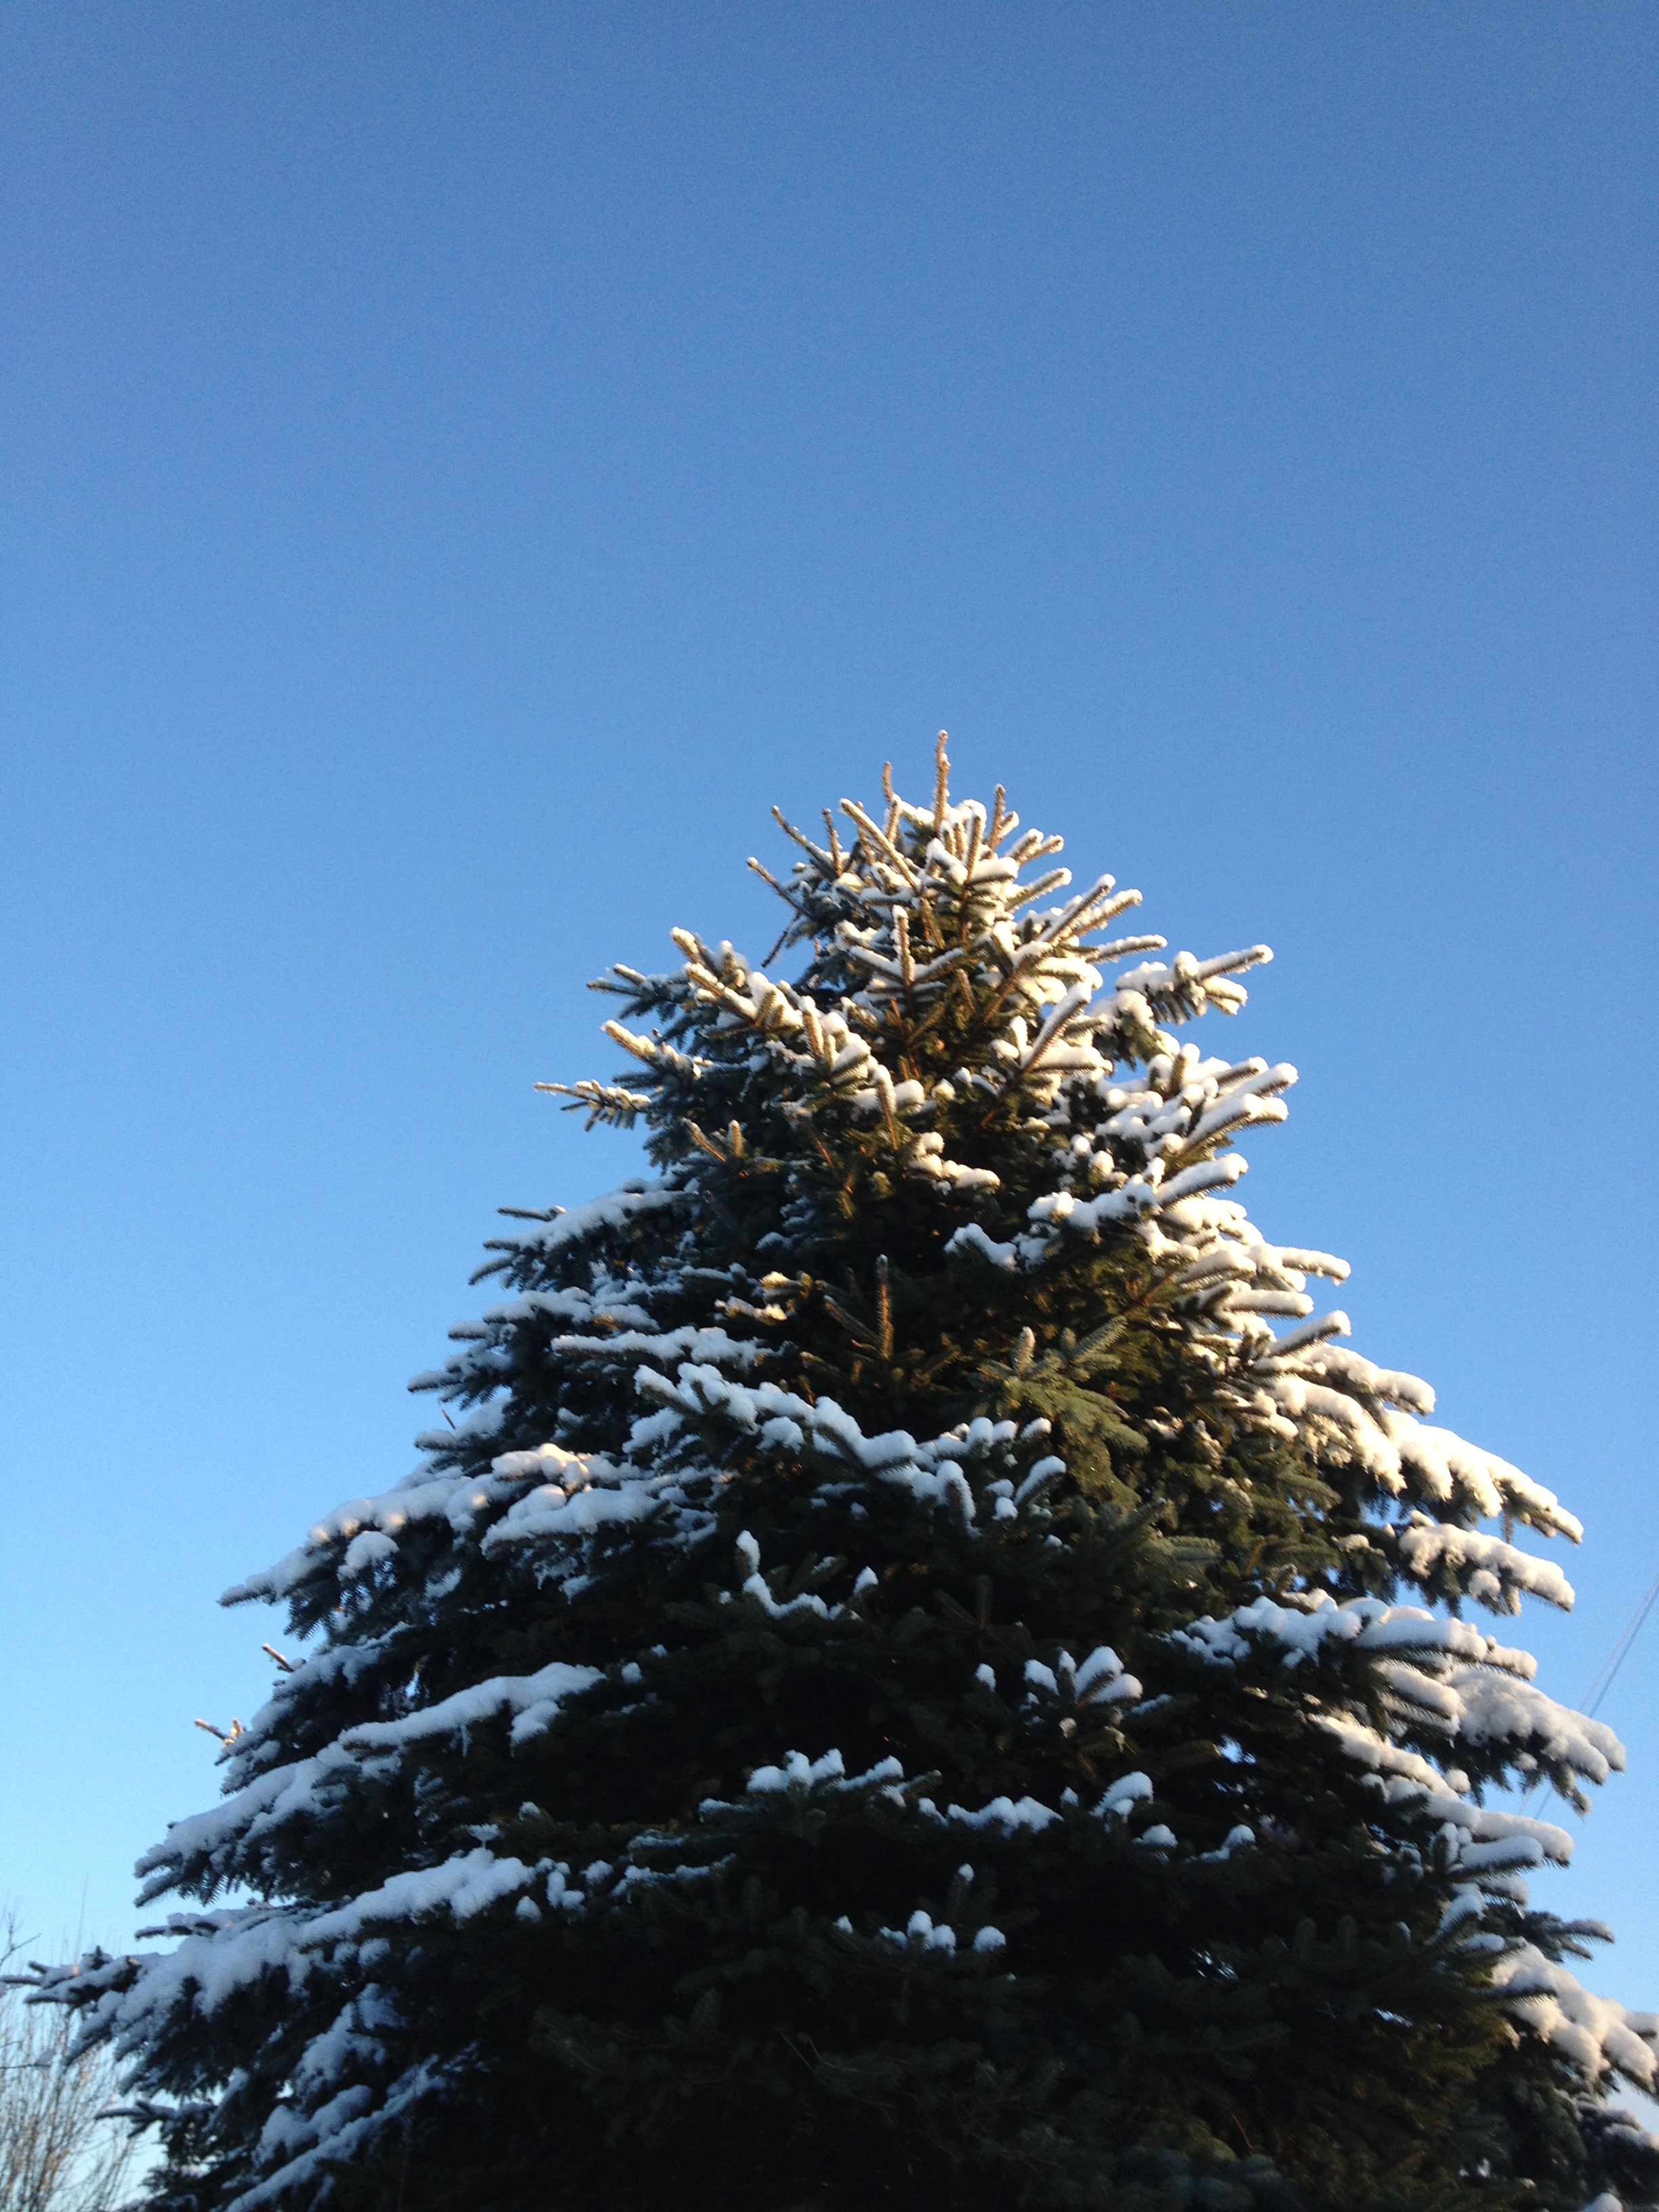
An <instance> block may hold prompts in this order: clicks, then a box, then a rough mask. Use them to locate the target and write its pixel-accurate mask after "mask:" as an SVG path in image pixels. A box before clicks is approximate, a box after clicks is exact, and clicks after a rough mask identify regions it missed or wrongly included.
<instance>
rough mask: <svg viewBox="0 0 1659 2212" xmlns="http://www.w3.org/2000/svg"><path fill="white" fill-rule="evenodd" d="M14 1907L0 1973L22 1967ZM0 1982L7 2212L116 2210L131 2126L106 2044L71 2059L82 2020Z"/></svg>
mask: <svg viewBox="0 0 1659 2212" xmlns="http://www.w3.org/2000/svg"><path fill="white" fill-rule="evenodd" d="M21 1964H22V1960H21V1938H20V1936H19V1934H18V1917H17V1914H16V1912H15V1911H0V1975H3V1974H8V1973H11V1972H15V1971H16V1969H17V1968H18V1967H20V1966H21ZM77 2027H78V2023H77V2022H76V2020H75V2018H74V2016H73V2015H72V2014H71V2013H70V2011H69V2010H68V2009H67V2008H65V2007H64V2006H62V2005H54V2004H30V2003H28V2002H27V1990H25V1989H22V1988H20V1987H18V1986H17V1985H16V1984H15V1983H6V1982H0V2212H113V2209H114V2208H115V2207H116V2206H117V2205H118V2204H120V2203H121V2202H122V2201H123V2198H124V2197H125V2194H126V2193H127V2191H128V2187H129V2185H130V2182H131V2179H132V2172H131V2169H132V2160H133V2151H134V2142H133V2136H132V2130H131V2128H130V2127H129V2126H128V2125H127V2124H125V2122H124V2121H120V2120H109V2119H102V2118H100V2117H99V2116H100V2113H101V2112H103V2111H104V2110H105V2109H106V2106H110V2105H111V2104H112V2103H114V2102H116V2101H117V2099H118V2091H117V2084H116V2079H115V2069H114V2066H113V2064H112V2061H111V2058H110V2056H109V2053H108V2052H107V2051H105V2050H97V2051H88V2052H86V2053H85V2054H84V2055H82V2057H76V2056H74V2049H75V2042H76V2030H77Z"/></svg>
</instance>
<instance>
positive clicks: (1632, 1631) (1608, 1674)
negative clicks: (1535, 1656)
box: [1533, 1575, 1659, 1805]
mask: <svg viewBox="0 0 1659 2212" xmlns="http://www.w3.org/2000/svg"><path fill="white" fill-rule="evenodd" d="M1656 1599H1659V1575H1656V1576H1655V1577H1654V1579H1653V1581H1652V1582H1651V1583H1650V1584H1649V1586H1648V1593H1647V1595H1646V1596H1645V1597H1644V1599H1643V1600H1642V1602H1641V1603H1640V1604H1639V1605H1638V1607H1637V1608H1636V1610H1635V1612H1634V1613H1632V1615H1631V1617H1630V1619H1629V1620H1628V1621H1627V1622H1626V1626H1625V1632H1624V1634H1623V1635H1622V1636H1621V1637H1620V1638H1619V1641H1618V1642H1617V1643H1616V1644H1614V1645H1613V1650H1611V1651H1610V1652H1609V1653H1608V1655H1607V1660H1606V1662H1605V1663H1604V1665H1603V1666H1602V1668H1601V1673H1600V1674H1598V1675H1597V1676H1596V1678H1595V1680H1594V1681H1593V1682H1592V1683H1591V1684H1590V1686H1589V1689H1588V1690H1586V1691H1585V1692H1584V1695H1583V1698H1582V1699H1581V1700H1580V1701H1579V1711H1581V1712H1583V1714H1584V1716H1585V1717H1586V1718H1589V1717H1592V1716H1593V1715H1594V1713H1595V1708H1596V1707H1597V1706H1598V1705H1600V1704H1601V1700H1602V1699H1603V1698H1605V1697H1606V1696H1607V1692H1608V1691H1609V1690H1610V1689H1611V1688H1612V1687H1613V1683H1614V1681H1615V1680H1617V1678H1618V1674H1619V1669H1620V1668H1621V1667H1622V1666H1623V1665H1624V1663H1625V1662H1626V1659H1628V1658H1629V1656H1630V1654H1631V1647H1632V1644H1634V1643H1635V1641H1636V1639H1637V1638H1638V1636H1639V1635H1640V1634H1641V1633H1642V1624H1643V1623H1644V1621H1645V1620H1646V1619H1647V1617H1648V1615H1649V1614H1650V1613H1651V1612H1652V1611H1653V1607H1654V1602H1655V1601H1656ZM1554 1787H1555V1784H1553V1782H1549V1781H1545V1782H1541V1783H1540V1784H1539V1785H1538V1789H1537V1790H1536V1792H1535V1793H1534V1799H1533V1802H1534V1805H1541V1804H1542V1803H1543V1802H1544V1800H1545V1798H1546V1797H1547V1796H1548V1795H1549V1793H1550V1791H1551V1790H1553V1789H1554Z"/></svg>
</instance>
